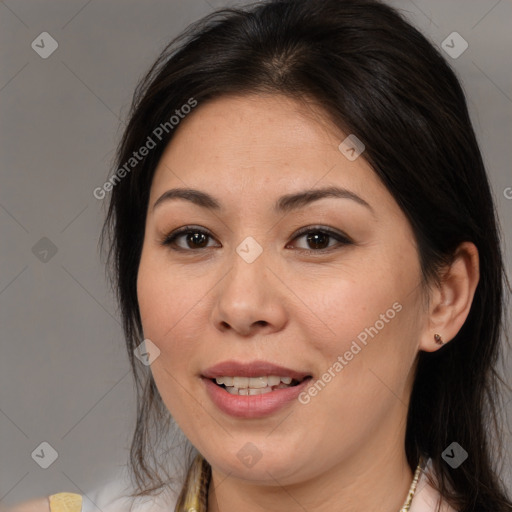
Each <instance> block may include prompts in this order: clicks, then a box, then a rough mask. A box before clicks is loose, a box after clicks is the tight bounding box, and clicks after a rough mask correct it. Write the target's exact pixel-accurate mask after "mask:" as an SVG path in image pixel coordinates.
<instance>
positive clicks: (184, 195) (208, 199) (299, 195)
mask: <svg viewBox="0 0 512 512" xmlns="http://www.w3.org/2000/svg"><path fill="white" fill-rule="evenodd" d="M327 197H336V198H339V199H350V200H352V201H355V202H356V203H358V204H360V205H362V206H364V207H366V208H368V209H369V210H370V211H371V212H372V213H373V214H374V215H375V211H374V209H373V208H372V207H371V206H370V205H369V204H368V203H367V202H366V201H365V200H364V199H363V198H361V197H359V196H358V195H357V194H355V193H354V192H351V191H350V190H347V189H345V188H340V187H334V186H332V187H324V188H318V189H310V190H303V191H301V192H296V193H293V194H286V195H284V196H281V197H280V198H279V199H278V200H277V201H276V203H275V204H274V208H273V210H274V212H275V213H288V212H290V211H292V210H297V209H299V208H302V207H304V206H307V205H308V204H310V203H313V202H314V201H318V200H320V199H324V198H327ZM174 199H184V200H186V201H190V202H192V203H194V204H195V205H197V206H201V207H202V208H210V209H212V210H215V211H220V210H222V206H221V204H220V202H219V201H218V200H217V199H215V198H214V197H213V196H211V195H210V194H207V193H206V192H202V191H201V190H196V189H193V188H173V189H170V190H167V191H166V192H164V193H163V194H162V195H161V196H160V197H159V198H158V199H157V200H156V201H155V203H154V204H153V210H155V208H156V207H157V206H159V205H161V204H163V203H165V202H168V201H171V200H174Z"/></svg>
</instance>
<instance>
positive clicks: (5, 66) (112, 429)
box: [0, 0, 512, 504]
mask: <svg viewBox="0 0 512 512" xmlns="http://www.w3.org/2000/svg"><path fill="white" fill-rule="evenodd" d="M231 3H234V2H231ZM391 3H392V5H394V6H398V7H400V8H403V9H404V10H405V11H407V15H408V17H409V19H410V20H411V21H412V22H413V23H414V24H415V25H416V26H417V27H418V28H420V30H422V32H423V33H425V34H426V35H427V36H428V37H429V38H430V39H431V40H432V41H433V42H434V43H435V44H436V45H438V46H441V43H442V41H443V40H445V39H446V37H447V36H448V35H449V34H451V33H452V32H453V31H456V32H458V33H460V34H461V35H462V36H463V37H464V39H465V40H467V42H468V43H469V48H468V49H467V50H466V51H465V52H464V53H463V54H462V55H461V56H460V57H458V58H457V59H453V58H451V57H449V56H446V57H447V60H448V61H449V62H451V63H452V64H453V66H454V67H455V69H456V71H457V73H458V75H459V77H460V78H461V79H462V82H463V86H464V88H465V90H466V92H467V96H468V102H469V106H470V110H471V116H472V119H473V122H474V126H475V129H476V131H477V135H478V137H479V140H480V143H481V147H482V150H483V153H484V157H485V161H486V164H487V166H488V170H489V173H490V177H491V181H492V186H493V189H494V193H495V197H496V202H497V207H498V209H499V215H500V217H501V219H502V223H503V230H504V238H505V242H508V244H507V245H508V248H507V265H508V274H509V276H510V262H511V259H512V258H511V254H510V245H511V242H510V241H511V240H512V223H511V221H510V219H512V199H507V198H506V191H507V190H508V189H507V187H512V173H511V164H510V162H511V160H512V158H511V157H512V154H511V142H512V134H511V131H512V130H511V127H512V65H511V64H512V63H511V57H510V55H511V52H512V31H511V30H510V26H511V25H512V2H511V1H510V0H501V1H496V0H471V1H468V0H457V1H454V0H450V1H446V0H435V1H433V0H416V1H414V2H412V1H410V0H401V1H393V2H391ZM224 5H227V4H226V2H224V1H221V0H219V1H214V0H208V1H206V0H189V1H177V0H166V1H164V0H150V1H145V2H141V1H139V2H136V1H133V0H130V1H120V0H109V1H100V0H89V1H87V0H85V1H84V0H68V1H63V0H62V1H60V2H59V1H56V0H52V1H45V2H41V1H36V0H17V1H16V0H6V1H1V2H0V53H1V77H0V119H1V151H2V167H1V188H0V233H1V244H2V245H1V251H0V322H1V340H2V341H1V366H0V381H1V382H0V432H1V438H0V440H1V444H0V461H1V464H0V500H1V501H2V502H3V503H5V504H13V503H17V502H19V501H22V500H25V499H28V498H31V497H35V496H41V495H48V494H51V493H54V492H60V491H64V490H65V491H71V492H79V493H83V492H85V491H86V490H87V489H91V488H93V487H95V486H97V485H100V484H102V483H103V482H104V481H105V480H106V479H108V478H109V477H110V476H111V475H112V474H113V472H115V471H116V470H117V469H118V468H119V466H120V465H122V464H123V463H124V462H125V461H126V459H127V456H128V452H127V450H128V446H129V440H130V435H131V433H132V428H133V425H134V420H135V417H134V413H135V401H134V390H133V384H132V380H131V376H130V372H129V366H128V359H127V356H126V354H125V350H124V342H123V336H122V331H121V328H120V323H119V315H118V312H117V307H116V305H115V303H114V300H113V297H112V294H111V293H110V291H109V289H108V286H107V284H106V281H105V277H104V268H103V262H102V260H101V259H100V256H99V253H98V250H97V241H98V236H99V232H100V227H101V223H102V220H103V216H104V208H105V206H106V202H105V201H100V200H97V199H95V198H94V197H93V195H92V191H93V189H94V188H95V187H98V186H101V185H102V184H103V183H104V181H105V178H106V176H107V175H108V173H109V169H110V168H111V165H112V163H113V156H114V149H115V145H116V142H117V140H118V138H119V136H120V133H121V129H122V126H123V125H122V120H124V119H125V115H126V113H127V109H128V106H129V102H130V99H131V95H132V93H133V90H134V87H135V85H136V83H137V80H138V79H139V78H140V77H141V76H142V74H143V72H144V71H145V70H146V69H147V68H148V66H149V65H150V64H151V63H152V62H153V59H154V58H155V57H156V56H157V54H158V52H159V50H160V49H161V48H162V47H163V45H164V44H165V43H166V42H167V41H168V40H170V39H171V38H172V37H173V36H174V35H176V34H177V33H178V32H179V31H181V30H182V29H183V28H185V27H186V26H187V25H188V24H189V23H190V22H192V21H194V20H196V19H198V18H199V17H201V16H202V15H205V14H207V13H208V12H210V11H212V9H214V8H217V7H221V6H224ZM45 31H46V32H49V33H50V34H51V35H52V37H53V38H55V39H56V40H57V42H58V44H59V46H58V49H57V50H56V51H55V53H53V54H52V55H51V56H50V57H49V58H47V59H43V58H41V57H40V56H39V55H38V54H37V53H36V52H35V51H34V50H33V49H32V47H31V43H32V41H33V40H35V39H36V37H37V36H38V35H39V34H41V33H42V32H45ZM510 192H511V193H510V194H509V197H510V196H512V191H510ZM42 237H47V238H48V239H49V240H51V242H52V243H53V244H54V245H55V247H56V249H57V252H56V254H55V255H53V256H52V253H51V252H49V253H48V254H47V255H45V254H44V253H43V252H41V246H36V244H37V243H38V241H39V240H40V239H41V238H42ZM45 243H47V242H40V244H43V249H44V244H45ZM34 246H36V248H37V247H39V250H37V249H33V248H34ZM34 252H35V253H36V254H34ZM50 256H51V257H50ZM41 258H43V259H45V258H46V259H48V261H46V262H44V261H41ZM507 354H508V355H507V358H506V359H505V360H504V368H508V370H506V369H503V370H502V373H507V374H508V375H509V377H508V379H509V382H510V374H511V373H512V372H510V369H511V368H512V362H511V359H512V358H510V354H509V353H507ZM509 398H510V397H508V399H509ZM508 409H509V412H510V411H511V410H512V402H509V404H508ZM509 417H510V416H509ZM509 424H510V423H509ZM44 441H46V442H48V443H49V444H50V445H51V446H53V448H54V449H55V450H56V451H57V452H58V458H57V460H56V461H55V462H54V463H53V464H52V465H51V466H50V467H49V468H48V469H42V468H40V467H39V465H37V464H36V462H35V461H34V460H33V458H32V457H31V454H32V452H33V451H34V450H35V449H36V448H37V447H38V446H39V445H40V443H42V442H44ZM511 446H512V442H511V440H510V437H509V438H508V447H509V457H508V464H509V465H510V461H511V460H512V453H511V452H512V450H511ZM504 478H505V479H506V481H507V485H508V487H509V488H510V489H511V490H512V475H511V472H510V468H509V471H508V472H505V473H504Z"/></svg>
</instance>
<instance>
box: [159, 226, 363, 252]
mask: <svg viewBox="0 0 512 512" xmlns="http://www.w3.org/2000/svg"><path fill="white" fill-rule="evenodd" d="M192 231H195V232H197V233H202V234H205V235H206V236H208V237H209V238H211V239H215V237H214V236H213V235H212V234H211V232H210V231H209V230H208V229H206V228H203V227H200V226H195V225H187V226H182V227H181V228H178V229H176V230H174V231H172V232H171V233H168V234H165V235H164V236H163V237H162V238H161V239H159V243H160V244H161V245H163V246H173V244H174V242H175V240H176V239H177V238H179V237H180V236H181V235H185V234H187V233H190V232H192ZM311 232H317V233H318V232H321V233H324V234H326V235H328V236H330V237H331V238H334V239H335V240H337V242H338V244H337V245H335V246H332V247H327V248H324V249H302V248H299V249H297V250H298V251H301V252H307V253H310V254H315V253H317V254H322V253H326V252H329V251H332V250H334V249H337V248H339V246H340V245H349V244H354V241H353V240H352V239H351V238H350V237H349V236H347V235H346V234H345V233H343V232H341V231H338V230H334V229H333V228H330V227H328V226H322V225H311V226H304V227H303V228H300V229H299V230H298V231H296V232H295V233H294V234H293V235H292V236H291V241H292V242H293V241H295V240H296V239H297V238H300V237H301V236H303V235H305V234H307V233H311ZM288 245H289V244H287V246H288ZM208 248H209V247H201V248H199V249H189V248H187V249H184V248H183V247H179V246H176V245H174V246H173V247H172V250H175V251H184V252H200V251H203V250H205V249H208Z"/></svg>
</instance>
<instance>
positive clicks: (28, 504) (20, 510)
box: [0, 496, 50, 512]
mask: <svg viewBox="0 0 512 512" xmlns="http://www.w3.org/2000/svg"><path fill="white" fill-rule="evenodd" d="M0 511H2V512H50V502H49V500H48V496H42V497H40V498H34V499H32V500H29V501H24V502H22V503H18V504H17V505H12V506H10V507H7V508H5V509H2V508H0Z"/></svg>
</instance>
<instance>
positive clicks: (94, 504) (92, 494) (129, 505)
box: [0, 470, 178, 512]
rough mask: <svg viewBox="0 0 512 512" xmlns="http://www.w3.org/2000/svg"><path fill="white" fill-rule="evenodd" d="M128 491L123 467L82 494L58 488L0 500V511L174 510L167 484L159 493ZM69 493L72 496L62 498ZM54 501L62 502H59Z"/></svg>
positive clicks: (129, 511) (128, 486) (173, 497)
mask: <svg viewBox="0 0 512 512" xmlns="http://www.w3.org/2000/svg"><path fill="white" fill-rule="evenodd" d="M132 491H133V489H132V487H131V484H130V482H129V479H128V477H127V472H126V471H125V470H123V471H119V472H118V473H116V474H115V475H114V476H113V477H112V478H111V479H109V481H108V482H107V483H106V484H103V485H101V486H98V487H95V488H93V489H92V490H89V491H87V490H86V491H85V492H84V494H82V495H80V494H75V493H72V492H61V493H56V494H52V495H50V496H42V497H40V498H36V499H33V500H30V501H25V502H22V503H19V504H17V505H14V506H11V507H7V508H6V509H5V508H2V505H1V504H0V512H169V511H172V510H174V507H175V505H176V502H177V498H178V497H177V494H176V493H175V492H174V491H171V489H168V488H166V489H165V490H163V491H162V492H161V493H159V494H155V495H152V496H145V497H137V498H132V497H131V496H129V494H130V493H131V492H132ZM70 496H73V499H72V500H71V501H66V498H67V499H68V500H69V497H70ZM52 497H55V498H57V499H53V500H52V505H51V506H50V498H52ZM57 502H62V503H63V504H62V505H60V506H59V504H58V503H57ZM64 502H65V503H64Z"/></svg>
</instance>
